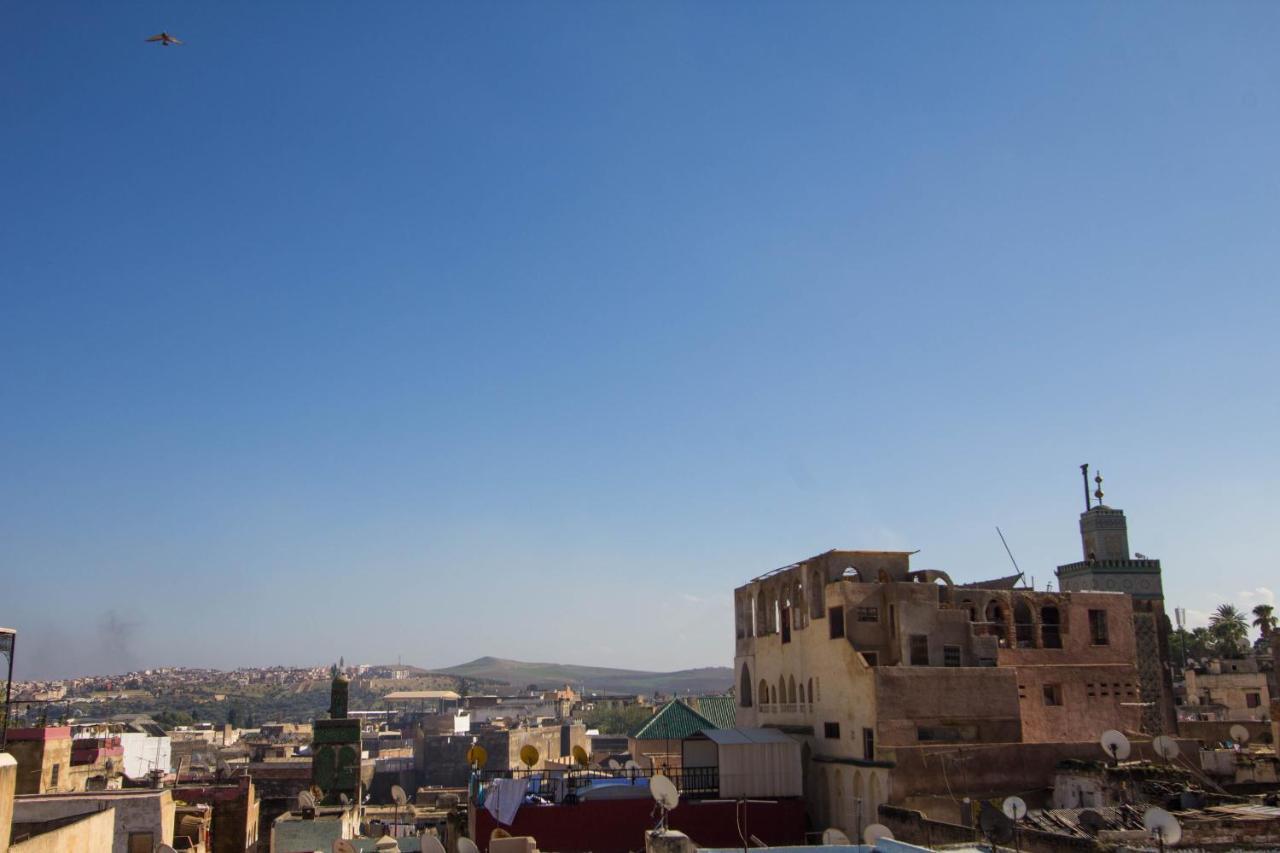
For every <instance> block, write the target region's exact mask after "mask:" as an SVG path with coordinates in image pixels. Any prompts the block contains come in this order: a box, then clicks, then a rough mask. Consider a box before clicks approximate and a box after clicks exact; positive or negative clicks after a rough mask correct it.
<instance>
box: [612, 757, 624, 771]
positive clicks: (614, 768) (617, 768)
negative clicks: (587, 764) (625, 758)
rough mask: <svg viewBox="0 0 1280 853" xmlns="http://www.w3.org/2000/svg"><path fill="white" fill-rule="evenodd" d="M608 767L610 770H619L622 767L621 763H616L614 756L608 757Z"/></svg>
mask: <svg viewBox="0 0 1280 853" xmlns="http://www.w3.org/2000/svg"><path fill="white" fill-rule="evenodd" d="M609 769H610V770H621V769H622V765H621V764H619V763H618V759H616V758H610V759H609Z"/></svg>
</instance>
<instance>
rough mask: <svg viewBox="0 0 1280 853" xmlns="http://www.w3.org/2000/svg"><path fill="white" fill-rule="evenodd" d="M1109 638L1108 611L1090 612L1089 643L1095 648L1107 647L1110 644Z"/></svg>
mask: <svg viewBox="0 0 1280 853" xmlns="http://www.w3.org/2000/svg"><path fill="white" fill-rule="evenodd" d="M1108 641H1109V640H1108V636H1107V611H1105V610H1090V611H1089V642H1091V643H1093V644H1094V645H1095V646H1105V645H1107V643H1108Z"/></svg>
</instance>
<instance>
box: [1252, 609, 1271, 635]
mask: <svg viewBox="0 0 1280 853" xmlns="http://www.w3.org/2000/svg"><path fill="white" fill-rule="evenodd" d="M1253 616H1254V620H1253V627H1255V628H1257V629H1258V630H1259V631H1261V632H1262V641H1263V643H1266V642H1268V641H1269V640H1270V639H1271V632H1272V631H1274V630H1275V629H1276V616H1275V608H1274V607H1272V606H1271V605H1270V604H1259V605H1258V606H1257V607H1255V608H1253Z"/></svg>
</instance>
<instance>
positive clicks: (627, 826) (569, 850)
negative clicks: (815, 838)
mask: <svg viewBox="0 0 1280 853" xmlns="http://www.w3.org/2000/svg"><path fill="white" fill-rule="evenodd" d="M735 805H736V804H735V803H732V802H698V801H696V800H695V801H690V802H683V803H681V804H680V806H679V807H678V808H676V809H675V810H674V811H672V812H671V816H670V817H669V818H668V821H667V823H668V825H669V826H670V827H671V828H672V829H678V830H680V831H681V832H683V833H685V834H686V835H688V836H689V837H690V838H691V839H693V841H694V842H695V843H696V844H698V845H699V846H702V847H741V846H742V838H741V836H739V834H738V828H737V825H736V823H735V821H734V807H735ZM473 808H474V807H473ZM653 808H654V804H653V801H652V800H648V799H645V800H600V801H597V802H587V803H578V804H576V805H555V806H521V807H520V811H518V812H516V819H515V823H513V824H512V825H511V826H504V827H502V828H503V829H505V830H506V831H507V832H509V833H511V834H512V835H532V836H533V837H534V838H535V839H536V840H537V842H538V849H540V850H554V851H556V853H584V851H592V853H627V851H629V850H643V849H644V833H645V832H646V831H648V830H650V829H652V828H653V826H654V824H656V823H657V816H656V815H655V814H654V813H653ZM739 809H740V812H739V813H741V810H742V809H745V816H746V831H747V832H748V833H749V834H750V835H754V836H756V837H757V838H759V839H761V840H762V841H764V842H765V843H766V844H769V845H770V846H773V845H780V844H803V843H804V832H805V817H804V801H803V800H799V799H790V800H777V801H774V802H769V803H747V804H746V805H745V806H740V807H739ZM475 826H476V839H475V841H476V844H478V845H479V846H480V850H481V851H482V853H488V850H489V834H490V833H491V832H493V830H494V829H496V828H497V826H498V822H497V821H496V820H494V818H493V815H491V814H489V813H488V812H487V811H485V810H484V809H483V808H480V809H475Z"/></svg>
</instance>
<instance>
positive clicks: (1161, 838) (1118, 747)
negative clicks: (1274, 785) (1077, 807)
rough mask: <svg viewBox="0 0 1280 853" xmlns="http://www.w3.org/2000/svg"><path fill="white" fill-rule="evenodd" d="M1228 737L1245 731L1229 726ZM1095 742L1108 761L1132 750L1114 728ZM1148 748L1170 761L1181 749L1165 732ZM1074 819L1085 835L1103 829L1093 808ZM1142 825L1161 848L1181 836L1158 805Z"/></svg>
mask: <svg viewBox="0 0 1280 853" xmlns="http://www.w3.org/2000/svg"><path fill="white" fill-rule="evenodd" d="M1231 737H1232V738H1234V739H1236V740H1239V741H1241V742H1242V743H1243V742H1246V741H1248V739H1249V730H1248V729H1246V728H1245V727H1244V726H1240V725H1236V726H1232V727H1231ZM1099 743H1101V745H1102V750H1103V752H1105V753H1106V754H1107V755H1109V756H1111V760H1112V763H1119V762H1121V761H1124V760H1125V759H1126V758H1128V757H1129V755H1130V754H1131V753H1132V752H1133V745H1132V744H1130V743H1129V739H1128V738H1127V737H1125V736H1124V734H1123V733H1122V732H1118V731H1116V730H1115V729H1108V730H1107V731H1105V732H1103V733H1102V737H1101V738H1100V739H1099ZM1151 749H1152V751H1154V752H1155V754H1156V755H1158V756H1160V757H1161V758H1162V759H1164V760H1165V761H1166V762H1170V761H1173V760H1174V759H1176V758H1177V757H1178V754H1179V753H1180V752H1181V748H1180V747H1179V746H1178V742H1177V741H1176V740H1174V739H1173V738H1171V737H1169V736H1168V735H1159V736H1157V737H1155V738H1152V740H1151ZM1077 820H1079V821H1080V828H1081V829H1083V830H1084V831H1085V832H1086V833H1087V834H1089V835H1097V834H1098V833H1099V832H1101V831H1102V830H1104V829H1106V828H1107V821H1106V818H1104V817H1103V816H1102V815H1101V813H1099V812H1097V811H1095V810H1093V809H1085V810H1084V811H1082V812H1080V816H1079V817H1078V818H1077ZM1142 827H1143V829H1145V830H1146V831H1147V832H1149V833H1150V834H1151V835H1152V836H1154V837H1155V839H1156V842H1157V843H1158V844H1159V845H1160V849H1161V850H1163V849H1164V846H1165V845H1166V844H1177V843H1178V841H1179V839H1181V838H1182V825H1181V824H1179V823H1178V819H1177V818H1176V817H1174V816H1173V815H1171V814H1169V812H1167V811H1165V810H1164V809H1162V808H1160V807H1158V806H1152V807H1151V808H1149V809H1147V810H1146V811H1145V812H1143V813H1142Z"/></svg>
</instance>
